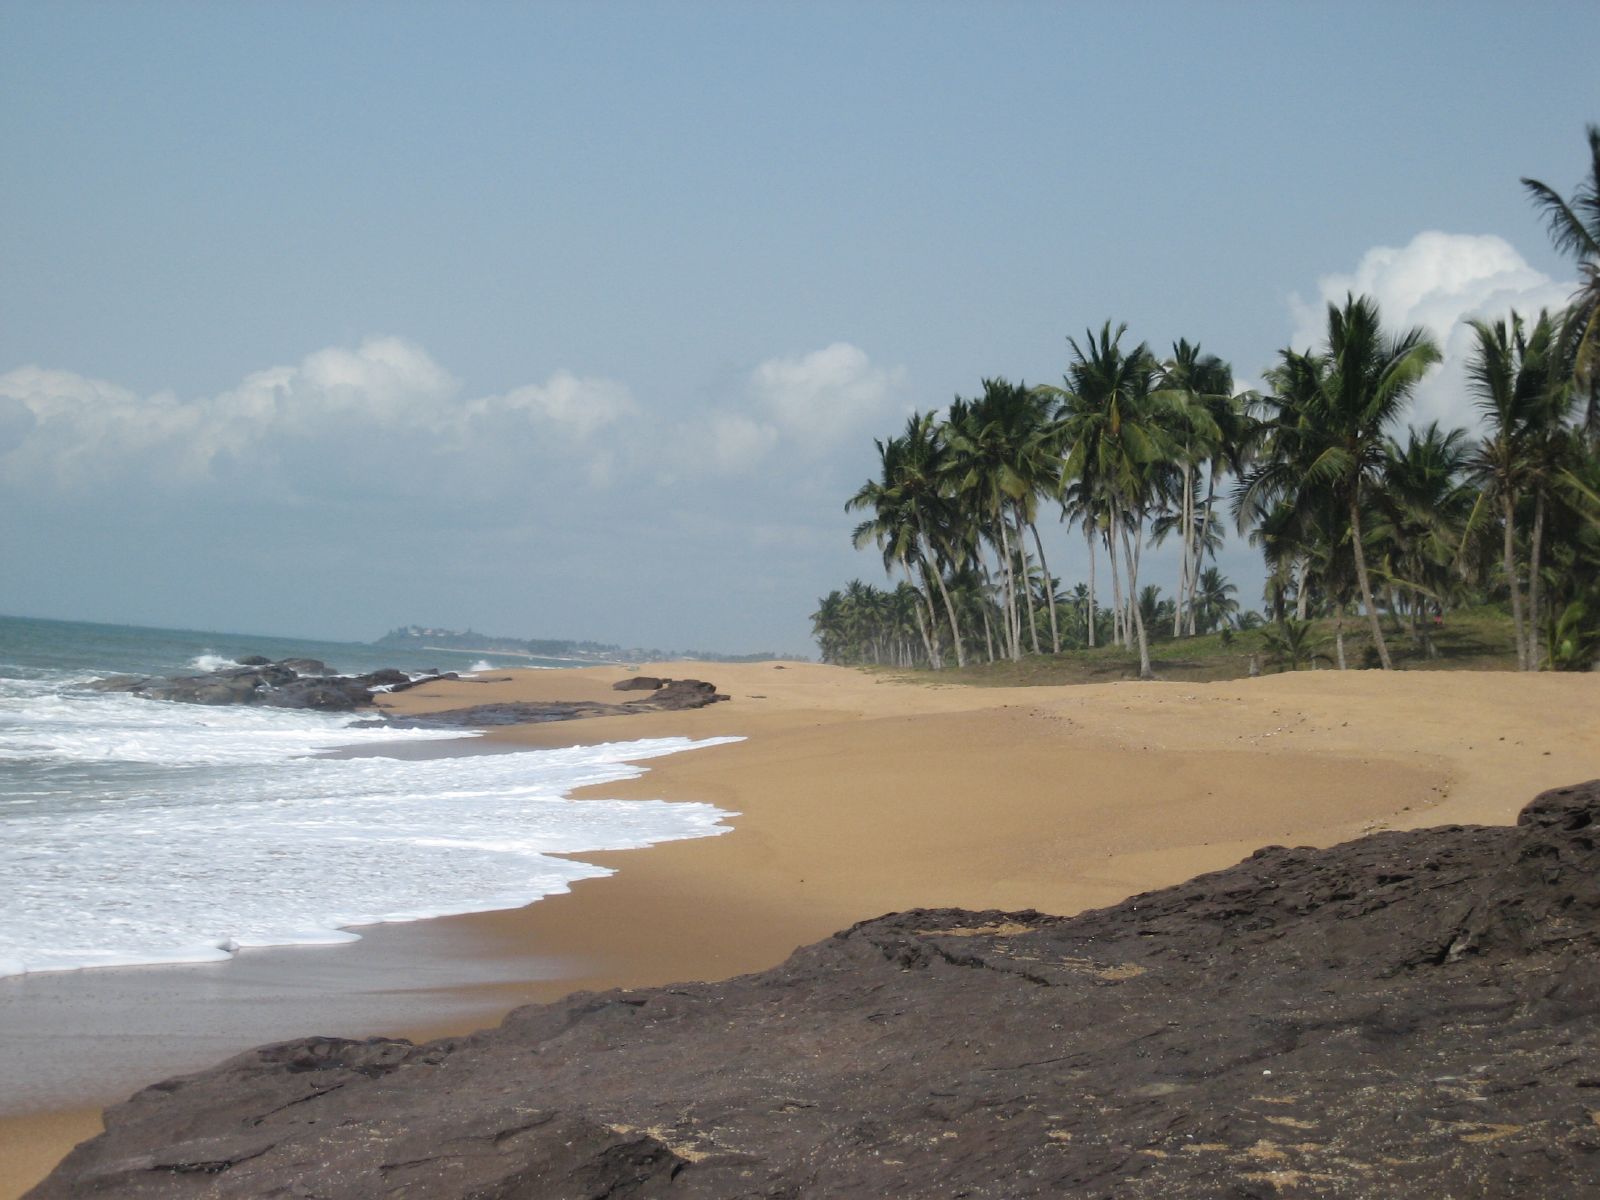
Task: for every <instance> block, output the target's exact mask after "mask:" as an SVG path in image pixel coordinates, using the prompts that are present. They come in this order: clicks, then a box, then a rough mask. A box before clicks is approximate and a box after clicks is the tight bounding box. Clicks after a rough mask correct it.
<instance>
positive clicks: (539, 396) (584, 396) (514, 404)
mask: <svg viewBox="0 0 1600 1200" xmlns="http://www.w3.org/2000/svg"><path fill="white" fill-rule="evenodd" d="M638 407H639V406H638V405H637V404H635V403H634V401H633V394H632V393H631V392H630V391H629V390H628V388H627V386H626V385H625V384H621V383H618V382H616V381H615V380H611V379H580V378H578V377H577V376H576V375H573V374H572V373H571V372H569V371H557V372H556V373H555V374H554V375H552V376H550V378H549V379H548V380H546V381H545V382H544V383H542V384H537V383H535V384H526V385H524V386H522V387H519V388H514V389H513V390H511V391H509V392H507V393H505V395H503V396H489V397H487V398H485V399H483V400H477V401H474V402H473V405H472V410H473V412H475V413H480V414H481V413H493V412H494V411H495V410H504V411H507V412H522V413H528V414H529V415H531V416H533V417H534V418H536V419H537V420H539V421H542V422H544V423H546V424H548V425H549V426H550V427H551V428H553V429H555V430H558V431H559V432H561V433H562V434H563V435H565V436H567V437H570V438H573V439H575V440H578V441H582V440H584V439H587V438H589V437H591V436H592V435H594V434H596V433H598V432H599V431H600V430H602V429H604V428H606V427H607V426H610V425H615V424H616V423H617V422H618V421H621V420H622V419H624V418H625V417H631V416H634V415H636V414H637V412H638Z"/></svg>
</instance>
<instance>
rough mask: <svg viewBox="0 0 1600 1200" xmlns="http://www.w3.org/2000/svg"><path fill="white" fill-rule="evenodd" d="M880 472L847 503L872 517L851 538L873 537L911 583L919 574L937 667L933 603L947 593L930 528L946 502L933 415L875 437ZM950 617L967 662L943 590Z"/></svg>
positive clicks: (925, 626) (925, 627)
mask: <svg viewBox="0 0 1600 1200" xmlns="http://www.w3.org/2000/svg"><path fill="white" fill-rule="evenodd" d="M875 444H876V446H877V448H878V462H879V474H878V478H877V479H869V480H868V481H867V482H866V483H864V484H862V485H861V487H860V488H859V489H857V491H856V493H855V495H853V496H851V497H850V499H849V500H848V501H846V502H845V511H846V512H852V511H857V510H861V509H870V510H871V511H872V516H871V517H869V518H868V519H867V520H865V521H863V522H861V524H859V525H857V526H856V528H855V530H854V532H853V533H852V535H851V541H852V542H853V543H854V544H855V546H856V547H857V548H858V549H859V548H860V547H862V546H864V545H866V544H867V543H868V542H869V541H870V542H876V543H877V545H878V547H879V549H881V550H882V552H883V565H884V569H885V570H892V569H893V568H894V567H896V566H898V567H899V568H900V571H901V573H902V574H903V575H904V576H905V578H906V579H907V580H909V581H911V582H912V583H913V586H915V582H916V579H917V577H918V576H919V575H920V576H921V581H922V587H921V589H920V590H921V595H922V597H923V600H924V602H925V604H926V607H927V612H926V614H924V613H923V612H922V610H921V608H919V609H918V613H917V623H918V626H919V627H920V630H921V634H922V640H923V645H924V648H925V649H926V651H927V654H928V662H929V664H930V665H931V666H932V667H933V669H934V670H939V669H940V668H941V667H943V665H944V658H943V653H942V649H941V640H942V639H941V638H940V635H939V618H938V615H937V612H936V610H935V608H934V602H933V596H934V592H935V590H936V589H937V590H939V591H941V592H943V590H944V580H943V577H942V574H941V572H940V571H939V569H938V561H937V557H936V552H935V550H934V547H933V544H932V541H931V538H930V535H929V533H928V528H929V525H930V524H931V523H933V522H934V521H935V520H936V519H937V515H938V510H939V508H940V505H941V504H942V499H941V494H940V491H939V486H938V475H937V473H936V469H937V465H938V463H937V454H938V448H937V444H936V439H935V437H934V433H933V414H931V413H924V414H915V415H913V416H912V417H911V418H910V419H909V420H908V421H907V422H906V429H905V433H904V435H903V436H901V437H898V438H890V439H889V440H888V441H876V442H875ZM944 597H945V604H946V608H947V610H948V612H949V614H950V617H951V620H952V627H953V629H954V636H955V650H956V657H957V663H958V664H961V665H964V658H963V656H962V655H963V652H962V648H961V637H960V631H959V628H956V627H955V626H954V615H955V614H954V609H953V608H952V607H951V606H950V603H949V594H948V593H947V592H946V593H944Z"/></svg>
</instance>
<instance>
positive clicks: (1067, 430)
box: [1039, 321, 1167, 679]
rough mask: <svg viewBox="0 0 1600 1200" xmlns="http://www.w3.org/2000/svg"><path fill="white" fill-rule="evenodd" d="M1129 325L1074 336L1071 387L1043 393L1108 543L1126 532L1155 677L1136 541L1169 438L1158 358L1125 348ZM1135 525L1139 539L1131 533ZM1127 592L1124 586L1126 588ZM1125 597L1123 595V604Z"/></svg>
mask: <svg viewBox="0 0 1600 1200" xmlns="http://www.w3.org/2000/svg"><path fill="white" fill-rule="evenodd" d="M1127 329H1128V327H1127V325H1125V324H1123V325H1119V326H1117V329H1116V332H1115V333H1113V332H1112V330H1111V322H1110V321H1107V322H1106V323H1105V324H1104V325H1103V326H1102V327H1101V329H1100V334H1099V337H1098V338H1096V337H1095V335H1094V334H1093V333H1092V332H1090V333H1089V334H1088V335H1087V337H1086V342H1087V347H1088V348H1087V349H1085V348H1084V347H1083V346H1080V345H1079V344H1078V342H1077V341H1076V340H1075V339H1073V338H1068V339H1067V343H1068V344H1069V345H1070V346H1071V347H1072V353H1073V361H1072V362H1071V363H1070V364H1069V365H1068V367H1067V375H1066V379H1065V381H1064V382H1065V383H1066V385H1067V386H1066V387H1064V388H1057V387H1043V388H1040V389H1039V391H1040V394H1041V395H1045V396H1048V397H1051V398H1052V399H1055V400H1056V401H1058V402H1059V405H1060V412H1059V419H1060V421H1061V438H1062V445H1063V447H1064V448H1065V449H1066V462H1065V465H1064V468H1063V476H1064V478H1067V479H1077V480H1083V481H1084V482H1085V483H1087V484H1088V485H1089V487H1090V488H1091V491H1092V494H1093V495H1095V496H1096V497H1097V498H1098V499H1099V500H1101V501H1102V502H1103V503H1104V505H1105V509H1106V516H1107V526H1106V536H1107V543H1108V549H1111V548H1112V546H1113V543H1112V539H1113V538H1117V537H1120V540H1121V542H1122V552H1123V560H1124V572H1125V575H1126V579H1127V585H1128V586H1127V595H1126V601H1125V603H1126V605H1127V609H1126V611H1127V613H1128V618H1129V622H1130V624H1131V626H1132V628H1133V630H1134V631H1135V635H1136V637H1137V639H1138V645H1139V677H1140V678H1141V679H1150V678H1153V677H1154V673H1153V672H1152V671H1151V668H1150V644H1149V638H1148V636H1147V634H1146V630H1145V624H1144V618H1143V615H1142V614H1141V613H1140V611H1139V605H1138V602H1137V597H1138V586H1139V582H1138V580H1139V565H1138V556H1137V554H1136V553H1135V550H1134V546H1135V544H1136V543H1137V544H1138V545H1140V546H1142V545H1143V541H1144V520H1145V516H1146V514H1147V512H1148V509H1149V506H1150V501H1151V498H1152V494H1153V492H1154V482H1155V479H1154V476H1155V472H1154V466H1155V465H1157V464H1159V463H1160V462H1162V461H1164V459H1163V455H1164V453H1165V451H1166V448H1167V447H1166V442H1165V439H1164V437H1163V435H1162V433H1161V431H1160V429H1159V427H1158V426H1157V424H1156V422H1155V421H1154V420H1153V419H1152V413H1151V410H1152V408H1153V404H1152V399H1151V392H1152V388H1151V384H1152V382H1153V380H1154V378H1155V373H1156V363H1155V359H1154V358H1153V356H1152V355H1151V354H1150V350H1149V348H1148V347H1147V346H1145V344H1144V343H1142V342H1141V343H1140V344H1139V345H1138V346H1137V347H1135V348H1134V350H1133V351H1132V352H1125V351H1124V350H1123V349H1122V345H1121V343H1122V337H1123V335H1124V334H1125V333H1126V332H1127ZM1130 530H1131V531H1132V534H1133V536H1132V538H1131V539H1130V537H1129V533H1130ZM1112 570H1113V574H1112V584H1113V587H1116V586H1117V582H1118V581H1117V575H1116V559H1115V554H1114V552H1113V555H1112ZM1119 590H1120V589H1119ZM1123 603H1124V601H1123V599H1122V598H1121V597H1120V596H1119V598H1118V607H1119V609H1120V608H1121V607H1122V605H1123Z"/></svg>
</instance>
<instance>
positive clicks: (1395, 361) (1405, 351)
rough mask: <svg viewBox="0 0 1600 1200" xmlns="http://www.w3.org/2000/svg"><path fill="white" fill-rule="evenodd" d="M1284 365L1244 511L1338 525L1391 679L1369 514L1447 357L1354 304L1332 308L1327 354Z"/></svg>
mask: <svg viewBox="0 0 1600 1200" xmlns="http://www.w3.org/2000/svg"><path fill="white" fill-rule="evenodd" d="M1280 359H1281V361H1280V364H1279V366H1278V367H1277V368H1276V369H1275V370H1274V371H1273V372H1272V373H1270V374H1269V379H1271V380H1272V381H1273V382H1274V385H1275V386H1276V387H1280V388H1282V389H1283V390H1282V391H1281V392H1280V394H1279V396H1277V397H1276V398H1274V399H1273V400H1272V401H1271V402H1269V404H1270V407H1272V408H1274V409H1275V410H1276V411H1275V419H1274V420H1273V422H1272V428H1271V430H1270V433H1269V435H1268V438H1267V442H1266V444H1265V446H1264V454H1265V455H1266V458H1265V460H1264V461H1263V462H1262V463H1260V464H1259V465H1258V466H1257V468H1256V469H1255V470H1253V471H1252V472H1251V474H1250V476H1249V477H1248V478H1247V479H1245V480H1242V481H1241V487H1240V494H1239V496H1238V498H1237V503H1238V506H1239V509H1240V511H1241V513H1242V514H1243V513H1248V512H1265V511H1268V510H1269V509H1270V507H1271V504H1272V503H1273V502H1274V501H1286V502H1287V503H1289V504H1290V506H1291V508H1293V509H1296V510H1299V511H1300V512H1302V513H1303V514H1307V515H1308V516H1309V514H1310V513H1312V512H1315V511H1317V510H1323V511H1326V512H1327V513H1329V515H1332V516H1333V520H1334V521H1335V522H1336V524H1335V525H1334V526H1333V528H1332V529H1331V530H1330V531H1329V532H1330V534H1331V535H1332V536H1334V537H1335V538H1336V539H1337V540H1339V541H1342V542H1347V543H1348V544H1349V546H1350V550H1351V553H1352V556H1353V559H1354V564H1355V572H1356V582H1357V586H1358V588H1359V590H1360V595H1361V602H1362V605H1363V607H1365V609H1366V612H1367V620H1368V623H1369V625H1370V626H1371V629H1372V640H1373V644H1374V645H1375V646H1376V648H1377V651H1378V661H1379V663H1380V664H1381V665H1382V666H1383V669H1384V670H1386V671H1388V670H1393V669H1394V663H1393V661H1392V660H1391V659H1390V657H1389V647H1388V644H1387V643H1386V642H1385V641H1384V639H1383V628H1382V626H1381V624H1380V623H1379V621H1378V609H1377V605H1376V604H1375V603H1374V601H1373V595H1372V581H1371V578H1370V576H1369V573H1368V570H1367V557H1366V552H1365V549H1364V545H1363V541H1364V535H1363V530H1362V512H1363V509H1364V507H1365V506H1366V504H1367V500H1368V494H1369V492H1370V491H1372V489H1373V488H1374V486H1375V485H1376V483H1377V482H1378V480H1379V479H1380V477H1381V475H1382V472H1383V468H1384V464H1385V462H1386V461H1387V455H1386V448H1387V442H1386V440H1385V432H1386V430H1387V429H1388V428H1389V426H1390V425H1392V424H1393V422H1394V421H1395V419H1396V418H1397V417H1398V416H1399V414H1400V412H1401V410H1402V409H1403V407H1404V405H1405V402H1406V400H1407V399H1408V398H1409V396H1410V394H1411V391H1412V390H1413V389H1414V388H1415V387H1416V385H1417V382H1418V381H1419V380H1420V379H1421V378H1422V377H1423V375H1424V374H1426V372H1427V370H1428V368H1429V367H1431V366H1432V365H1433V364H1434V363H1436V362H1438V361H1439V348H1438V346H1437V345H1435V344H1434V342H1433V339H1432V338H1431V337H1429V336H1428V334H1427V333H1425V332H1424V331H1423V330H1422V329H1420V328H1418V329H1411V330H1408V331H1406V332H1405V333H1402V334H1399V335H1397V336H1395V337H1386V336H1385V335H1384V333H1383V327H1382V323H1381V321H1380V319H1379V314H1378V306H1377V304H1376V303H1375V302H1374V301H1373V300H1372V299H1371V298H1370V297H1367V296H1360V297H1357V296H1355V295H1350V296H1347V297H1346V298H1345V303H1344V305H1343V307H1340V306H1338V305H1334V304H1330V305H1328V341H1327V353H1326V354H1325V355H1313V354H1310V353H1307V354H1296V353H1295V352H1294V351H1292V350H1285V351H1283V352H1282V354H1281V356H1280Z"/></svg>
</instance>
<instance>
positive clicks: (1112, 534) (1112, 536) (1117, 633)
mask: <svg viewBox="0 0 1600 1200" xmlns="http://www.w3.org/2000/svg"><path fill="white" fill-rule="evenodd" d="M1116 527H1117V510H1116V507H1115V506H1113V507H1112V509H1111V521H1110V523H1109V524H1108V525H1107V526H1106V558H1107V559H1108V560H1109V561H1110V563H1111V603H1112V605H1113V608H1112V610H1111V613H1112V621H1111V641H1112V643H1113V644H1115V645H1118V646H1122V647H1124V648H1126V647H1127V645H1128V638H1127V621H1128V610H1127V607H1126V606H1125V605H1124V604H1123V602H1122V568H1121V567H1119V566H1118V565H1117V542H1116Z"/></svg>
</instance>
